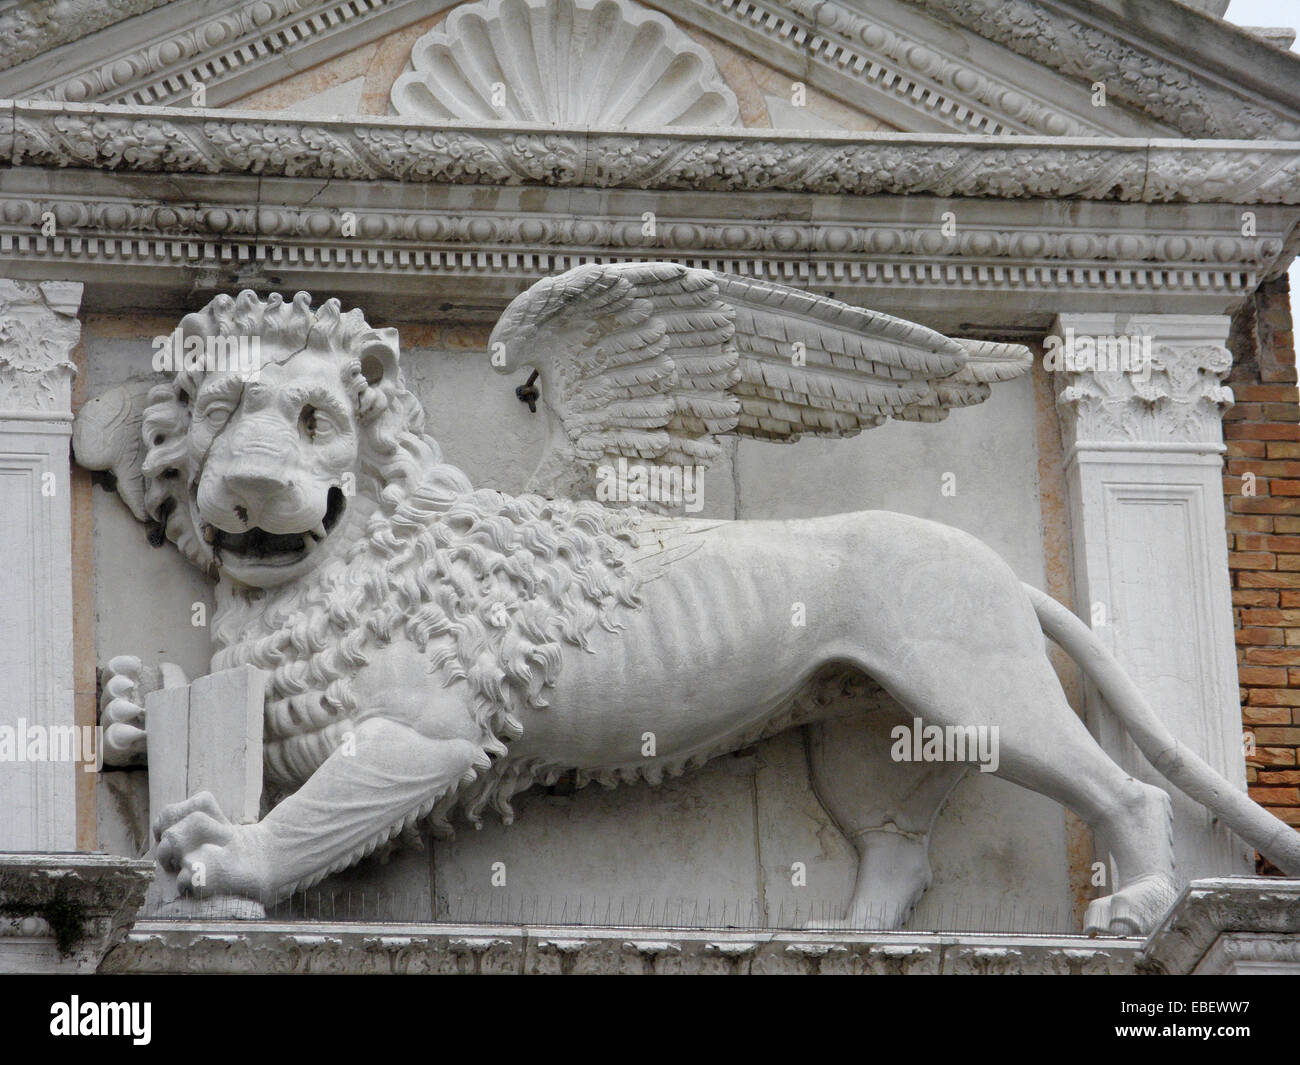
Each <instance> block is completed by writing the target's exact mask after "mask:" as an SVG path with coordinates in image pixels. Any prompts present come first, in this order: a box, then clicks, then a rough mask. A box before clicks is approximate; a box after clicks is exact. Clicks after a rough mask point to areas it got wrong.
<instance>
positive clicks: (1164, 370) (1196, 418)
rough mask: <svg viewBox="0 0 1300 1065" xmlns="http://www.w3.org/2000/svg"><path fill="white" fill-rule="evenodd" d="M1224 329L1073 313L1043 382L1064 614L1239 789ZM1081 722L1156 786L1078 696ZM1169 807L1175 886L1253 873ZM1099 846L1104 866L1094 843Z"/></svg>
mask: <svg viewBox="0 0 1300 1065" xmlns="http://www.w3.org/2000/svg"><path fill="white" fill-rule="evenodd" d="M1228 326H1229V319H1228V318H1227V317H1226V316H1220V315H1172V314H1170V315H1114V314H1105V315H1102V314H1071V315H1061V316H1059V317H1058V318H1057V320H1056V322H1055V324H1054V327H1053V330H1052V333H1053V335H1054V336H1056V337H1058V338H1061V339H1062V340H1063V341H1064V345H1063V350H1061V351H1060V352H1059V354H1061V355H1064V356H1065V358H1064V359H1063V361H1064V366H1063V367H1061V366H1057V367H1055V368H1056V369H1057V370H1058V372H1057V373H1056V374H1055V376H1056V379H1057V408H1058V412H1059V414H1060V417H1061V424H1062V436H1063V443H1064V446H1065V451H1066V476H1067V480H1068V487H1069V496H1070V511H1071V528H1072V537H1073V547H1074V576H1075V596H1076V603H1075V607H1076V610H1077V612H1078V613H1079V614H1080V615H1081V616H1082V617H1084V618H1086V619H1089V620H1090V621H1091V623H1092V627H1093V630H1094V631H1095V632H1096V633H1097V635H1098V636H1099V637H1100V638H1101V639H1102V641H1103V642H1104V643H1105V644H1106V646H1107V647H1108V648H1109V649H1110V650H1111V651H1112V653H1114V655H1115V656H1116V657H1117V658H1118V659H1119V661H1120V662H1122V663H1123V664H1124V666H1125V668H1126V669H1127V670H1128V671H1129V672H1130V674H1131V675H1132V677H1133V679H1134V681H1135V682H1136V683H1137V684H1138V686H1139V687H1140V688H1141V689H1142V691H1143V692H1144V693H1145V694H1146V696H1147V698H1148V699H1149V700H1150V702H1151V705H1152V706H1153V707H1154V708H1155V710H1156V712H1157V713H1159V714H1160V715H1161V717H1162V718H1163V719H1164V721H1165V723H1166V724H1167V725H1168V726H1169V727H1170V729H1171V730H1172V731H1173V732H1174V734H1175V735H1177V736H1178V737H1179V739H1181V740H1182V741H1183V742H1184V743H1186V744H1188V745H1189V746H1190V747H1192V748H1193V749H1194V750H1195V751H1196V752H1197V753H1198V754H1200V755H1201V757H1203V758H1204V759H1205V760H1206V761H1207V762H1209V763H1210V765H1212V766H1213V767H1214V768H1215V769H1217V770H1218V771H1219V772H1220V773H1222V774H1223V775H1224V776H1225V777H1226V778H1227V779H1228V780H1229V781H1230V782H1231V783H1232V785H1233V786H1234V787H1240V788H1242V789H1243V790H1244V788H1245V762H1244V757H1243V752H1242V735H1241V709H1240V699H1239V696H1238V690H1237V662H1236V652H1235V647H1234V642H1233V625H1232V592H1231V582H1230V577H1229V572H1228V555H1227V538H1226V532H1225V521H1224V509H1223V489H1222V480H1221V477H1222V452H1223V450H1224V449H1223V430H1222V424H1221V417H1222V411H1223V410H1224V408H1225V407H1227V406H1228V405H1229V404H1231V403H1232V392H1231V390H1230V389H1228V388H1227V387H1226V386H1224V385H1223V383H1222V379H1223V377H1224V375H1225V374H1226V373H1227V372H1228V369H1229V368H1230V366H1231V363H1232V357H1231V355H1230V354H1229V352H1228V349H1227V348H1226V346H1225V341H1226V339H1227V336H1228ZM1071 338H1072V339H1073V341H1074V342H1073V344H1072V345H1071V344H1070V340H1071ZM1117 341H1121V342H1120V343H1116V342H1117ZM1071 349H1072V350H1071ZM1126 349H1127V360H1125V359H1124V358H1123V354H1124V353H1125V350H1126ZM1051 360H1052V354H1051V353H1050V352H1049V367H1050V366H1052V365H1053V363H1052V361H1051ZM1087 716H1088V725H1089V728H1090V729H1091V730H1092V732H1093V734H1094V735H1095V736H1096V737H1097V739H1098V740H1099V741H1100V743H1101V744H1102V746H1103V747H1104V748H1105V749H1106V750H1107V751H1108V752H1109V753H1110V754H1111V756H1112V757H1114V758H1115V759H1116V760H1117V761H1119V762H1120V764H1121V765H1123V766H1124V767H1125V768H1126V769H1128V770H1129V771H1130V772H1132V773H1134V774H1135V775H1137V776H1140V777H1142V778H1143V779H1146V780H1150V781H1152V782H1153V783H1159V784H1161V785H1162V786H1164V787H1166V788H1168V784H1167V783H1165V782H1164V781H1163V780H1162V779H1161V778H1160V777H1159V776H1158V775H1157V774H1156V773H1155V772H1154V771H1153V770H1152V768H1151V767H1150V765H1149V763H1148V762H1147V761H1146V759H1145V758H1144V757H1143V756H1142V754H1141V753H1140V752H1139V751H1138V749H1137V747H1136V745H1135V744H1134V743H1133V742H1132V740H1131V739H1129V737H1128V735H1127V733H1126V732H1125V731H1124V729H1123V727H1122V726H1121V725H1120V724H1119V723H1118V721H1117V720H1116V719H1115V717H1114V716H1113V714H1112V713H1111V712H1110V710H1109V709H1108V708H1107V707H1105V706H1104V705H1103V704H1102V703H1101V701H1100V700H1099V699H1098V697H1097V695H1096V693H1095V692H1094V691H1091V690H1089V692H1088V698H1087ZM1173 800H1174V849H1175V854H1176V857H1177V861H1178V875H1179V878H1180V879H1181V880H1190V879H1193V878H1196V877H1205V876H1214V875H1222V874H1240V873H1246V872H1249V871H1250V870H1251V868H1252V865H1253V863H1252V861H1251V853H1250V851H1249V848H1247V847H1246V845H1245V844H1244V843H1243V842H1242V841H1240V840H1239V839H1237V838H1236V837H1235V836H1233V835H1231V834H1230V833H1229V832H1228V831H1227V830H1226V829H1224V828H1222V827H1220V826H1219V825H1217V824H1216V823H1215V821H1214V818H1213V817H1212V815H1211V814H1210V813H1209V812H1207V811H1206V810H1204V809H1203V808H1202V807H1200V806H1198V805H1197V804H1195V803H1193V802H1192V801H1191V800H1189V799H1187V798H1186V797H1185V796H1183V795H1182V794H1181V793H1178V792H1174V793H1173ZM1098 849H1099V856H1100V857H1101V858H1103V859H1104V858H1105V856H1106V853H1107V841H1105V840H1098Z"/></svg>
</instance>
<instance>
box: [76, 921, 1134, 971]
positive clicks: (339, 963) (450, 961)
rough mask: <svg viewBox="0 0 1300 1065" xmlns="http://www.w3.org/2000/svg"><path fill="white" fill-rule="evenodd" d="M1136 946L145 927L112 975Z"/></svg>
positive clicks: (998, 939)
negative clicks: (115, 973)
mask: <svg viewBox="0 0 1300 1065" xmlns="http://www.w3.org/2000/svg"><path fill="white" fill-rule="evenodd" d="M1141 947H1142V941H1141V940H1139V939H1088V938H1085V937H1083V936H1025V935H961V934H949V933H922V932H895V933H887V932H748V931H725V932H724V931H708V930H679V929H658V928H596V927H581V928H579V927H544V926H528V925H410V924H356V923H338V924H333V923H316V922H312V923H305V922H304V923H292V924H290V923H273V922H260V921H259V922H238V923H234V922H207V921H141V922H139V923H138V924H136V926H135V927H134V928H133V929H132V931H131V933H130V934H129V935H128V936H127V937H126V939H125V941H123V942H122V943H121V944H120V945H119V946H118V947H116V948H115V949H114V950H113V951H112V952H111V953H110V954H109V955H108V956H107V957H106V958H105V959H104V962H103V964H102V965H101V967H100V971H101V972H117V973H181V972H191V973H447V974H453V973H496V974H535V975H544V974H551V975H598V974H599V975H620V974H621V975H638V974H662V975H668V974H692V973H694V974H717V975H726V974H731V975H764V974H772V975H780V974H785V975H816V974H820V975H837V974H838V975H882V976H883V975H933V974H939V973H945V974H972V975H973V974H982V975H1000V974H1005V975H1012V974H1022V973H1032V974H1044V975H1126V974H1132V973H1134V972H1137V971H1139V969H1138V959H1139V952H1140V950H1141Z"/></svg>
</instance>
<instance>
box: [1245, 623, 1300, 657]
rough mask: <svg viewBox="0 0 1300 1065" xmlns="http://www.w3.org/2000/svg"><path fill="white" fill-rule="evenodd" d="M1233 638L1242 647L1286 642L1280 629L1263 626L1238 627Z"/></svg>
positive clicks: (1274, 644) (1276, 644)
mask: <svg viewBox="0 0 1300 1065" xmlns="http://www.w3.org/2000/svg"><path fill="white" fill-rule="evenodd" d="M1233 639H1235V640H1236V642H1237V643H1238V644H1240V645H1241V646H1243V647H1281V646H1282V645H1283V644H1284V643H1285V642H1286V640H1285V638H1284V634H1283V632H1282V630H1281V629H1264V628H1245V629H1238V630H1237V631H1236V632H1235V633H1234V634H1233ZM1297 664H1298V665H1300V663H1297Z"/></svg>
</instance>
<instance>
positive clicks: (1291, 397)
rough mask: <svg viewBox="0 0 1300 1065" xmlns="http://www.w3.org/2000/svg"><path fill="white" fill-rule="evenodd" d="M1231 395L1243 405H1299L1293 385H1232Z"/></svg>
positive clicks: (1299, 397) (1298, 394)
mask: <svg viewBox="0 0 1300 1065" xmlns="http://www.w3.org/2000/svg"><path fill="white" fill-rule="evenodd" d="M1232 394H1233V395H1234V396H1235V397H1236V398H1237V399H1239V400H1241V401H1242V402H1243V403H1300V392H1297V390H1296V386H1295V385H1233V386H1232Z"/></svg>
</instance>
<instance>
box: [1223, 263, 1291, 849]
mask: <svg viewBox="0 0 1300 1065" xmlns="http://www.w3.org/2000/svg"><path fill="white" fill-rule="evenodd" d="M1228 345H1229V347H1230V348H1232V353H1233V360H1234V361H1233V368H1232V373H1231V375H1230V376H1229V378H1228V383H1229V384H1231V386H1232V391H1233V394H1234V395H1235V397H1236V401H1237V402H1236V404H1235V405H1234V406H1233V407H1232V408H1230V409H1229V410H1228V412H1227V413H1226V414H1225V415H1224V419H1223V423H1224V424H1223V434H1224V437H1225V439H1226V441H1227V445H1228V453H1227V469H1226V470H1225V475H1224V478H1223V494H1224V502H1225V503H1226V505H1227V510H1228V551H1229V555H1228V563H1229V566H1230V567H1231V570H1232V601H1233V615H1234V621H1235V624H1236V629H1237V662H1238V666H1237V671H1238V682H1239V684H1240V686H1241V718H1242V724H1243V727H1244V728H1245V729H1246V730H1248V731H1250V732H1253V733H1254V738H1255V753H1254V755H1253V756H1248V757H1247V759H1246V778H1247V781H1248V784H1249V788H1250V794H1251V797H1252V798H1253V799H1255V801H1256V802H1258V803H1260V804H1261V805H1263V806H1265V807H1267V808H1268V809H1269V810H1270V811H1272V812H1273V813H1274V814H1276V815H1277V816H1278V817H1280V818H1282V820H1284V821H1286V822H1288V823H1289V824H1292V825H1296V826H1297V827H1300V764H1297V753H1298V752H1297V749H1298V748H1300V395H1298V394H1297V391H1296V356H1295V338H1294V335H1293V333H1292V322H1291V307H1290V294H1289V290H1288V285H1287V279H1286V278H1285V277H1282V278H1279V279H1277V280H1276V281H1270V282H1266V283H1265V284H1264V285H1263V286H1261V287H1260V289H1259V291H1258V292H1257V293H1256V294H1255V297H1254V298H1253V299H1252V300H1251V301H1249V302H1248V303H1247V305H1246V306H1245V307H1244V308H1242V310H1241V311H1240V312H1238V314H1237V316H1236V318H1235V319H1234V321H1233V327H1232V334H1231V336H1230V338H1229V341H1228ZM1247 475H1253V479H1254V483H1253V486H1252V485H1251V483H1250V480H1251V479H1250V477H1248V476H1247ZM1252 487H1253V494H1251V489H1252ZM1261 862H1262V865H1263V866H1264V867H1263V868H1261V872H1269V871H1272V870H1271V867H1268V865H1267V863H1266V862H1263V860H1262V859H1261Z"/></svg>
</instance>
